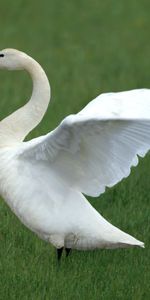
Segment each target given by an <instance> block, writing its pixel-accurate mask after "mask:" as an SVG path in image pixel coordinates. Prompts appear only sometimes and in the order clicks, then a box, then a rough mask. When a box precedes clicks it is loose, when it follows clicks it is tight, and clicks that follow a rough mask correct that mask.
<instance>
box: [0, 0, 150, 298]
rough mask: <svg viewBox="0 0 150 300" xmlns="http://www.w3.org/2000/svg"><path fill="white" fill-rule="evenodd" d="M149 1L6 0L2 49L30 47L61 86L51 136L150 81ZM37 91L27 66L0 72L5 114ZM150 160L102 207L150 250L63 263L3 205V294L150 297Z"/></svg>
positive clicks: (0, 27)
mask: <svg viewBox="0 0 150 300" xmlns="http://www.w3.org/2000/svg"><path fill="white" fill-rule="evenodd" d="M149 11H150V3H149V2H148V1H147V0H143V1H140V0H138V1H135V0H126V1H123V0H117V1H111V0H105V1H99V0H93V1H90V0H82V1H81V0H80V1H79V0H76V1H74V0H70V1H58V0H55V1H54V0H52V1H49V0H45V1H44V0H43V1H33V0H30V1H29V0H27V1H23V0H15V1H9V0H5V1H3V0H2V1H1V5H0V14H1V16H0V47H1V48H6V47H12V48H18V49H20V50H24V51H25V52H27V53H29V54H30V55H32V56H33V57H34V58H36V59H37V60H38V61H39V62H40V63H41V65H42V66H43V67H44V69H45V70H46V72H47V74H48V77H49V79H50V82H51V86H52V99H51V105H50V107H49V109H48V112H47V114H46V116H45V119H44V120H43V121H42V123H41V125H39V126H38V127H37V128H36V129H35V130H34V131H33V132H32V133H31V134H30V136H29V138H32V137H36V136H38V135H41V134H44V133H46V132H48V131H50V130H51V129H52V128H54V127H55V126H56V125H57V124H58V123H59V122H60V120H62V118H63V117H64V116H66V115H67V114H70V113H76V112H77V111H79V110H80V109H81V108H82V107H83V106H84V105H86V104H87V103H88V102H89V101H90V100H91V99H92V98H94V97H95V96H97V95H98V94H100V93H101V92H107V91H120V90H126V89H132V88H141V87H150V35H149V32H150V18H149ZM30 93H31V83H30V79H29V78H28V76H27V75H26V74H24V73H23V72H13V73H12V72H6V71H0V99H1V100H0V118H1V119H2V118H3V117H4V116H6V115H8V114H9V113H10V112H12V111H14V110H15V109H16V108H17V107H19V106H20V105H22V104H23V103H25V101H26V99H28V98H29V96H30ZM149 169H150V156H149V155H148V156H147V157H146V158H145V159H144V160H142V161H140V164H139V166H138V167H137V168H136V169H134V170H133V171H132V174H131V176H130V177H129V178H127V179H126V180H124V181H123V182H121V183H120V184H118V185H117V186H116V187H114V188H112V189H110V190H107V192H106V193H105V194H104V195H102V196H101V197H100V198H101V199H90V201H91V202H92V204H93V206H94V207H95V208H96V209H97V210H98V211H100V212H101V213H102V214H103V216H104V217H106V218H107V219H108V220H109V221H110V222H112V223H113V224H114V225H116V226H118V227H120V228H121V229H122V230H125V231H127V232H129V233H130V234H132V235H134V236H135V237H137V238H138V239H140V240H142V241H144V242H145V244H146V248H145V249H124V250H112V251H110V250H99V251H93V252H78V251H73V252H72V255H71V256H70V257H69V258H68V260H65V258H64V259H63V260H62V265H61V267H60V268H59V269H58V267H57V264H56V257H55V250H54V248H53V247H52V246H50V245H49V244H47V243H45V242H43V241H41V240H39V239H38V238H37V237H36V236H35V235H34V234H33V233H31V232H30V231H29V230H27V229H26V228H25V227H24V226H23V225H22V224H21V223H20V222H19V221H18V220H17V218H16V217H15V216H14V215H13V213H12V212H11V211H10V209H9V208H8V207H7V206H6V205H5V203H4V202H3V200H1V201H0V299H2V300H7V299H9V300H11V299H15V300H16V299H19V300H20V299H22V300H25V299H32V300H35V299H37V300H48V299H51V300H59V299H61V300H72V299H73V300H76V299H82V300H84V299H87V300H99V299H101V300H103V299H106V300H107V299H111V300H112V299H113V300H114V299H115V300H116V299H119V300H120V299H125V300H126V299H129V300H130V299H136V300H140V299H143V300H146V299H149V297H150V268H149V261H150V251H149V248H150V237H149V232H150V217H149V215H150V213H149V206H150V201H149V200H150V194H149V182H150V181H149Z"/></svg>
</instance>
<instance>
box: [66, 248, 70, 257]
mask: <svg viewBox="0 0 150 300" xmlns="http://www.w3.org/2000/svg"><path fill="white" fill-rule="evenodd" d="M65 250H66V257H68V256H69V253H70V252H71V248H65Z"/></svg>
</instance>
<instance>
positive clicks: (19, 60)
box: [0, 49, 29, 70]
mask: <svg viewBox="0 0 150 300" xmlns="http://www.w3.org/2000/svg"><path fill="white" fill-rule="evenodd" d="M27 58H29V57H28V55H27V54H25V53H24V52H21V51H18V50H16V49H4V50H2V51H0V69H7V70H22V69H24V65H25V63H26V60H27Z"/></svg>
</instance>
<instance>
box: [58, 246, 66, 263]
mask: <svg viewBox="0 0 150 300" xmlns="http://www.w3.org/2000/svg"><path fill="white" fill-rule="evenodd" d="M63 249H64V247H61V248H59V249H57V260H58V262H60V260H61V256H62V253H63Z"/></svg>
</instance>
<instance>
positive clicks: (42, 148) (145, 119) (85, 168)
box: [19, 89, 150, 197]
mask: <svg viewBox="0 0 150 300" xmlns="http://www.w3.org/2000/svg"><path fill="white" fill-rule="evenodd" d="M149 149H150V90H149V89H141V90H132V91H127V92H119V93H106V94H101V95H100V96H98V97H97V98H96V99H95V100H93V101H91V102H90V103H89V104H88V105H87V106H86V107H85V108H84V109H83V110H81V111H80V112H79V113H78V114H76V115H70V116H68V117H67V118H65V119H64V120H63V121H62V122H61V124H60V125H59V126H58V127H57V128H56V129H55V130H54V131H52V132H51V133H48V134H47V135H45V136H43V137H40V138H38V139H35V140H32V141H30V142H26V143H23V147H22V149H21V150H20V152H19V158H20V159H28V160H34V161H35V160H40V161H48V163H49V166H50V168H53V170H54V171H55V173H57V174H59V175H60V176H61V177H62V178H63V179H64V180H65V181H67V183H68V184H69V185H71V186H73V188H75V189H76V190H78V191H80V192H82V193H84V194H86V195H90V196H95V197H96V196H98V195H100V194H101V193H103V192H104V191H105V188H106V187H111V186H113V185H115V184H116V183H118V182H119V181H120V180H122V179H123V178H124V177H127V176H128V175H129V174H130V171H131V167H132V166H135V165H137V163H138V155H139V156H141V157H143V156H144V155H145V154H146V153H147V152H148V150H149Z"/></svg>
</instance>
